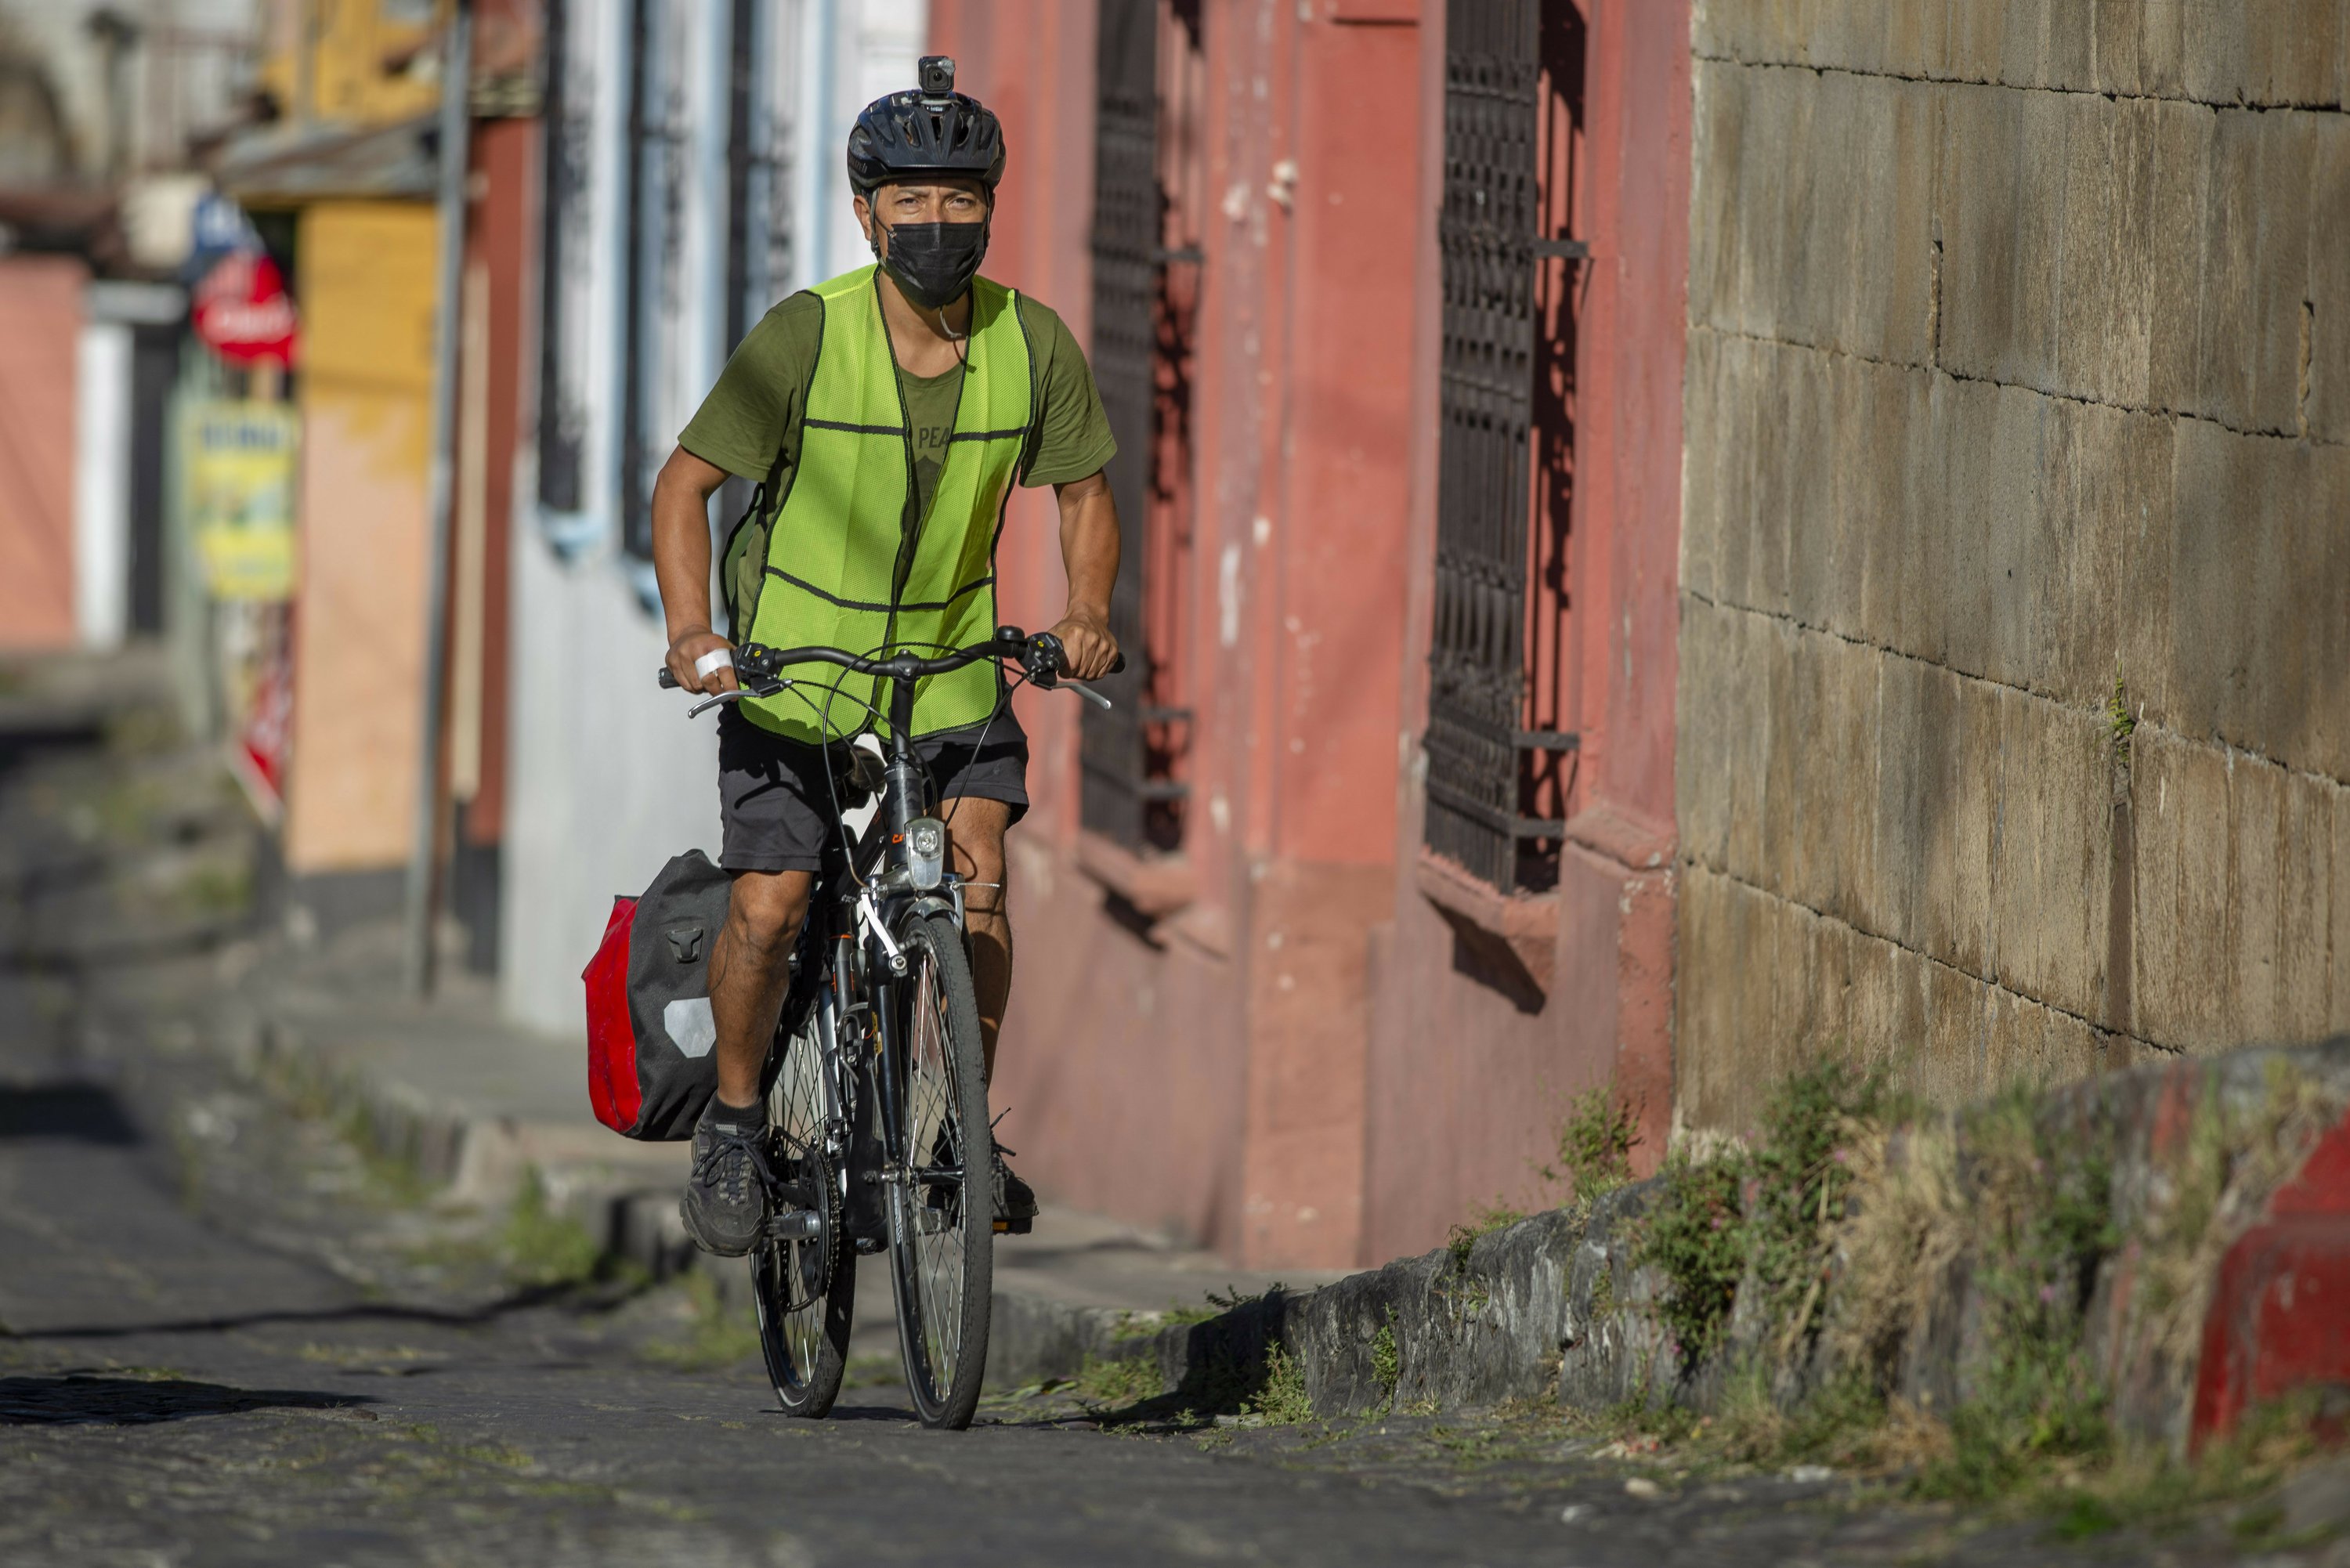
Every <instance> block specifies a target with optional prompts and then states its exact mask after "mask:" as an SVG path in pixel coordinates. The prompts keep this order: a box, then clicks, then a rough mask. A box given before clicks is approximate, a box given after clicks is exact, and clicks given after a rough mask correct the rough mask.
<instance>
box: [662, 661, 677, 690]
mask: <svg viewBox="0 0 2350 1568" xmlns="http://www.w3.org/2000/svg"><path fill="white" fill-rule="evenodd" d="M660 687H661V690H662V691H676V690H677V677H676V676H674V675H671V673H670V672H669V666H668V665H666V664H664V665H662V666H661V670H660Z"/></svg>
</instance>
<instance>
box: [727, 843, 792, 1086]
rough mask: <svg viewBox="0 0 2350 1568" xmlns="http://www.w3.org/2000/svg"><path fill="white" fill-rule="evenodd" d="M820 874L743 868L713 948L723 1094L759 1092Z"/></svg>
mask: <svg viewBox="0 0 2350 1568" xmlns="http://www.w3.org/2000/svg"><path fill="white" fill-rule="evenodd" d="M815 884H816V877H815V876H814V874H813V873H810V872H806V871H738V872H736V873H735V874H734V887H733V892H732V893H731V894H730V895H729V897H728V898H727V901H726V925H725V927H724V929H722V930H720V932H719V933H718V940H717V941H716V942H714V943H712V945H711V949H710V1020H711V1022H712V1023H714V1024H715V1025H717V1029H718V1047H717V1049H718V1098H719V1099H720V1101H722V1102H723V1103H724V1104H726V1105H728V1106H735V1107H737V1108H741V1107H746V1106H751V1105H753V1104H754V1103H756V1102H757V1100H758V1098H759V1075H760V1073H761V1072H762V1071H763V1070H764V1068H765V1066H766V1064H767V1047H768V1045H769V1044H771V1043H772V1042H773V1041H774V1039H775V1018H776V1015H777V1014H778V1013H779V1012H782V1011H783V1006H784V991H785V987H786V985H788V984H789V982H790V981H791V976H792V949H793V947H794V946H795V944H796V943H797V942H798V941H799V940H800V926H801V924H802V923H803V922H804V921H806V919H807V908H808V894H809V892H810V891H811V890H812V888H814V887H815Z"/></svg>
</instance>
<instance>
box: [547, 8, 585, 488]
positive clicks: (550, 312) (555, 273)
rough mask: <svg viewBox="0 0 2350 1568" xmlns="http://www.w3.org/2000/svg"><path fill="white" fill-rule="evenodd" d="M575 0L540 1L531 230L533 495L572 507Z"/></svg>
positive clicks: (578, 129)
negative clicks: (539, 155)
mask: <svg viewBox="0 0 2350 1568" xmlns="http://www.w3.org/2000/svg"><path fill="white" fill-rule="evenodd" d="M575 9H576V5H575V0H547V4H546V89H545V94H544V97H543V99H542V100H541V102H542V109H541V113H542V116H543V124H544V126H545V137H546V140H545V149H546V151H545V153H544V157H545V160H546V164H545V171H544V179H545V183H546V190H545V192H544V197H543V200H542V203H541V213H540V220H539V223H540V230H539V267H540V272H539V276H540V279H541V281H540V285H539V333H538V503H539V505H540V506H541V507H543V508H544V509H546V511H548V512H560V513H576V512H577V511H578V510H579V506H580V495H581V481H582V479H583V477H584V469H585V465H586V448H587V388H586V386H585V385H584V384H583V378H584V375H585V371H586V366H587V337H586V334H587V318H588V315H589V310H590V300H589V297H588V296H587V288H586V277H585V275H586V271H587V269H586V267H585V265H583V264H584V263H585V262H586V261H587V254H588V251H589V249H590V247H591V245H592V244H593V226H592V222H591V220H592V216H593V214H592V213H591V210H590V202H589V194H588V192H589V185H590V179H591V170H592V168H593V162H594V159H593V151H592V149H593V147H594V140H595V133H596V132H595V89H596V83H595V79H594V75H593V67H592V65H591V63H590V57H589V54H588V51H587V47H586V45H587V40H586V39H585V37H584V36H581V29H580V28H579V26H578V23H579V21H580V20H581V18H579V17H578V16H575V15H574V11H575Z"/></svg>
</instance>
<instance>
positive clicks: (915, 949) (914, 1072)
mask: <svg viewBox="0 0 2350 1568" xmlns="http://www.w3.org/2000/svg"><path fill="white" fill-rule="evenodd" d="M899 945H900V946H901V947H902V948H903V949H904V950H905V953H906V959H907V965H906V976H905V979H904V980H903V981H902V982H900V985H899V992H898V996H899V1036H898V1037H899V1040H900V1041H901V1042H902V1043H903V1049H902V1052H901V1057H902V1060H903V1062H904V1069H903V1070H904V1074H905V1078H904V1086H903V1090H902V1092H901V1093H900V1094H899V1096H898V1107H899V1108H898V1116H899V1122H900V1127H899V1131H900V1135H901V1137H902V1138H903V1140H904V1141H903V1142H902V1143H901V1144H900V1145H899V1147H902V1148H903V1149H904V1150H905V1151H906V1164H905V1167H904V1168H903V1169H902V1170H899V1171H897V1172H894V1173H892V1174H893V1176H894V1177H895V1179H893V1180H892V1181H891V1182H890V1183H889V1256H890V1263H891V1268H890V1278H891V1282H892V1283H893V1285H894V1286H895V1292H896V1295H897V1301H898V1347H899V1353H900V1354H901V1355H902V1356H903V1358H904V1360H905V1365H906V1386H907V1389H908V1391H909V1392H910V1393H911V1394H912V1395H913V1397H914V1409H915V1412H916V1413H917V1414H918V1415H920V1417H921V1418H922V1423H923V1425H925V1426H930V1427H947V1428H963V1427H968V1426H969V1425H971V1417H972V1411H974V1410H976V1409H977V1408H978V1407H979V1389H980V1381H981V1378H982V1376H983V1375H984V1373H985V1372H986V1369H987V1314H988V1303H989V1292H990V1290H991V1288H992V1286H993V1271H994V1247H995V1199H994V1181H993V1161H994V1154H995V1146H994V1141H993V1136H992V1135H991V1134H990V1133H989V1131H988V1126H987V1078H986V1074H985V1067H984V1058H983V1055H982V1053H981V1049H980V1036H979V1002H978V1000H977V998H976V996H975V995H974V993H973V992H972V983H971V961H970V960H969V959H968V958H967V957H966V956H965V955H964V952H963V945H962V931H961V930H960V929H958V928H957V927H956V925H955V923H954V922H953V921H952V920H951V919H947V918H946V917H945V916H943V915H929V916H917V917H915V918H913V919H909V920H908V921H906V923H905V926H904V928H903V929H902V930H901V931H900V932H899Z"/></svg>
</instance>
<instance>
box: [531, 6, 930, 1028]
mask: <svg viewBox="0 0 2350 1568" xmlns="http://www.w3.org/2000/svg"><path fill="white" fill-rule="evenodd" d="M927 10H928V7H927V5H926V4H925V3H924V0H551V4H550V8H549V31H548V39H547V57H548V59H547V80H546V139H545V145H546V177H545V180H544V182H543V189H544V192H545V201H546V209H545V212H544V214H543V223H542V224H541V228H540V234H541V239H540V266H541V299H540V310H539V332H540V342H539V346H538V358H539V365H538V374H537V376H536V378H535V379H536V385H537V408H536V421H537V423H536V434H535V436H534V437H533V438H531V439H525V441H522V442H521V443H520V452H519V454H518V457H517V464H518V472H517V473H516V485H515V494H516V497H517V503H518V504H517V519H516V521H517V528H516V538H515V549H514V556H513V561H514V570H513V576H512V579H511V586H512V593H513V600H512V605H511V610H512V619H511V626H512V628H513V639H514V640H513V653H512V658H511V663H510V668H511V670H512V679H513V690H512V710H511V712H512V722H511V728H510V731H509V740H508V743H509V745H510V747H511V748H512V751H511V755H510V758H509V774H508V776H509V780H510V784H509V790H510V794H509V796H508V799H509V802H510V804H509V805H508V807H507V811H506V817H505V841H504V857H505V871H504V877H503V884H504V891H503V894H502V899H503V905H502V909H501V917H500V928H501V948H502V951H501V955H500V958H501V961H500V966H499V967H500V973H501V976H502V981H501V983H502V986H503V988H504V990H503V994H504V1007H505V1011H506V1012H507V1013H508V1014H509V1016H511V1017H512V1018H514V1019H515V1021H516V1022H518V1023H525V1024H528V1025H531V1026H533V1027H536V1028H540V1029H545V1030H549V1031H559V1032H565V1033H577V1031H578V1030H579V1029H580V1028H581V1027H582V1013H581V1005H582V1004H581V999H580V998H581V993H580V987H579V971H580V969H581V967H582V966H583V965H584V964H585V963H586V962H587V958H588V956H589V955H590V953H591V952H592V951H593V950H594V948H595V945H596V941H597V939H598V936H599V935H600V934H601V932H602V930H603V927H604V923H605V919H606V918H607V916H608V912H609V909H610V905H611V899H612V898H613V897H614V896H615V895H616V894H633V893H636V892H638V891H640V890H641V889H642V888H644V887H645V886H646V884H647V883H649V882H650V881H651V880H652V877H653V876H654V874H655V873H657V872H658V871H659V870H660V867H661V865H662V864H663V862H665V861H666V860H667V859H668V858H669V857H671V856H672V855H675V854H678V853H681V851H683V850H686V849H689V848H695V847H699V848H701V849H702V850H704V851H705V852H707V853H709V854H711V855H712V857H715V855H716V852H717V848H718V791H717V784H716V769H717V744H716V739H715V730H714V726H713V722H712V720H711V719H710V718H708V717H704V718H702V719H701V720H698V721H689V720H688V719H687V718H686V716H685V706H686V704H685V703H684V701H682V700H681V698H680V697H679V696H678V695H677V694H676V693H674V692H664V691H660V689H659V688H658V687H657V686H656V685H655V680H654V678H655V673H656V671H657V670H659V668H660V662H661V659H662V656H663V654H664V652H665V651H666V649H667V646H668V644H667V638H666V635H665V632H664V628H663V623H662V619H661V614H660V606H659V603H658V600H657V597H656V595H655V592H654V587H653V577H652V566H651V561H650V547H651V520H650V496H651V492H652V483H653V476H654V475H655V474H656V473H657V472H659V471H660V464H661V462H662V461H663V460H664V459H665V458H666V457H667V456H668V454H669V451H670V448H671V445H672V443H673V442H674V441H676V438H677V433H678V431H680V430H681V429H683V428H684V425H685V423H686V421H688V420H689V419H690V418H691V416H692V413H693V410H694V409H695V408H696V406H697V405H698V404H699V403H700V401H701V400H702V395H703V393H704V392H706V391H707V390H708V389H709V388H710V386H711V384H712V382H713V381H714V380H715V379H717V376H718V372H719V370H720V369H721V367H722V366H723V365H724V363H725V360H726V356H727V354H728V352H729V351H730V350H731V348H733V344H734V343H735V342H736V341H738V340H739V339H740V337H742V335H743V333H744V332H746V331H747V330H748V329H749V328H750V327H751V326H752V325H753V324H754V323H755V322H756V321H757V320H758V319H759V317H760V316H762V315H763V314H764V312H765V311H766V310H767V309H768V307H769V306H772V305H774V304H775V302H777V301H779V300H781V299H783V298H784V297H785V296H787V295H788V294H790V293H792V292H793V291H795V290H796V289H799V288H803V287H805V286H807V285H809V284H811V283H815V282H817V281H820V280H821V279H823V278H825V277H828V276H830V275H834V274H835V273H837V272H840V271H843V270H846V269H847V268H848V267H850V266H854V265H858V263H859V262H861V261H863V260H865V259H866V258H867V254H868V253H867V251H866V248H865V244H864V240H863V238H862V236H861V235H860V234H858V231H857V227H856V224H855V222H854V219H853V217H852V214H851V213H850V210H849V199H850V192H849V190H848V182H847V171H846V169H845V167H844V165H843V158H842V154H843V150H844V148H845V145H846V140H847V132H848V127H849V125H850V123H851V121H852V120H853V119H854V118H855V116H856V113H857V111H858V109H860V108H862V107H863V106H864V104H865V103H866V102H868V100H869V99H872V98H875V97H877V96H879V94H881V93H883V92H886V91H889V90H892V89H894V88H899V87H908V86H911V85H912V84H913V80H914V64H915V60H916V59H917V57H919V56H920V52H921V47H922V41H923V37H924V36H925V30H926V26H927V23H928V16H927ZM747 488H748V487H747V486H738V485H729V486H728V487H727V489H726V490H724V491H723V492H721V493H720V496H719V498H718V501H717V502H716V503H715V504H714V512H715V514H716V515H715V516H714V517H713V528H714V530H715V531H716V532H717V533H718V534H719V535H720V536H722V537H723V531H724V530H725V529H726V528H727V527H729V526H731V525H732V524H733V518H734V514H736V513H738V512H739V511H740V509H741V508H742V506H743V504H745V502H746V501H747Z"/></svg>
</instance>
